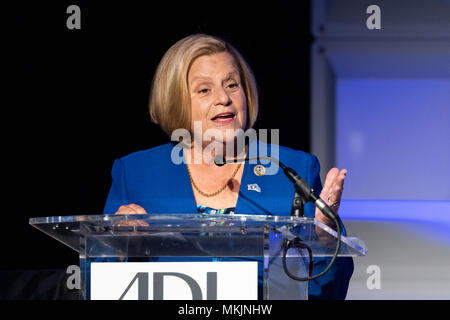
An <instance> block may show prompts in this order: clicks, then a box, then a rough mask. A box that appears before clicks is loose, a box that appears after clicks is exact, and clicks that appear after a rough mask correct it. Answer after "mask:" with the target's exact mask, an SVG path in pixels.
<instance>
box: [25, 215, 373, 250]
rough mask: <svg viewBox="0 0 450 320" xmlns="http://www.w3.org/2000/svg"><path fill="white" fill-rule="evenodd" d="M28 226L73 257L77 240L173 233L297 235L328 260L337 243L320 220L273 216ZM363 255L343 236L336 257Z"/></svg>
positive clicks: (82, 218) (76, 220)
mask: <svg viewBox="0 0 450 320" xmlns="http://www.w3.org/2000/svg"><path fill="white" fill-rule="evenodd" d="M29 223H30V225H32V226H34V227H36V228H37V229H39V230H41V231H42V232H44V233H46V234H48V235H49V236H51V237H53V238H55V239H56V240H58V241H60V242H62V243H64V244H66V245H67V246H69V247H71V248H72V249H73V250H75V251H77V252H80V239H81V238H83V239H85V238H86V237H95V238H96V239H101V241H103V242H108V245H109V246H111V243H112V240H114V243H120V242H119V241H118V239H122V240H123V239H124V238H127V241H128V243H129V241H130V240H132V241H139V243H142V241H149V240H148V239H150V238H151V239H155V235H162V236H161V237H164V240H166V239H167V238H168V236H169V238H170V237H173V235H174V234H176V235H177V236H178V237H179V236H182V237H183V238H184V239H186V238H189V241H193V240H192V239H193V238H192V235H197V236H196V238H195V241H206V240H203V238H205V236H204V235H205V233H207V234H208V235H215V234H216V235H220V239H219V240H220V241H226V240H224V237H223V235H224V234H226V235H227V237H228V238H231V237H234V238H236V237H240V238H242V237H245V236H246V237H250V236H251V235H253V236H254V237H257V236H258V234H262V233H263V232H264V231H263V230H266V232H267V231H271V232H274V233H275V234H277V235H280V236H281V237H284V238H287V239H288V240H290V239H289V238H290V237H294V233H296V232H297V234H298V235H300V237H301V239H302V240H303V241H305V242H306V243H308V244H309V245H310V246H311V248H312V249H313V251H315V253H316V254H319V255H323V256H329V255H331V254H332V252H333V248H335V246H336V240H337V233H336V231H334V230H333V229H331V228H330V227H328V226H326V225H325V224H323V223H321V222H320V221H318V220H315V219H312V218H305V217H291V216H273V215H272V216H271V215H204V214H136V215H76V216H53V217H38V218H31V219H30V220H29ZM293 232H294V233H293ZM202 237H203V238H202ZM161 239H162V238H161ZM249 239H250V238H249ZM122 242H123V241H122ZM128 250H129V249H128ZM80 253H81V252H80ZM366 254H367V248H366V245H365V244H364V242H363V241H362V240H361V239H359V238H356V237H344V236H341V250H340V255H345V256H365V255H366Z"/></svg>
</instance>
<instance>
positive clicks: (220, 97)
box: [214, 88, 231, 106]
mask: <svg viewBox="0 0 450 320" xmlns="http://www.w3.org/2000/svg"><path fill="white" fill-rule="evenodd" d="M230 103H231V98H230V96H229V94H228V92H227V91H226V90H225V89H224V88H219V89H218V90H216V97H215V102H214V105H215V106H216V105H224V106H228V105H229V104H230Z"/></svg>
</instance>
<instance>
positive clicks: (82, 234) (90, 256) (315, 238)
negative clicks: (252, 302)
mask: <svg viewBox="0 0 450 320" xmlns="http://www.w3.org/2000/svg"><path fill="white" fill-rule="evenodd" d="M30 224H31V225H32V226H34V227H36V228H37V229H39V230H41V231H42V232H44V233H46V234H48V235H49V236H51V237H53V238H55V239H56V240H58V241H60V242H62V243H64V244H65V245H67V246H69V247H70V248H72V249H73V250H75V251H77V252H78V253H79V255H80V271H81V290H80V299H90V297H91V296H90V284H91V279H90V274H91V272H90V268H91V266H92V264H93V263H94V262H95V263H102V262H111V261H113V262H115V263H120V264H121V266H127V265H126V264H127V263H130V262H133V261H140V262H143V261H144V262H145V261H146V262H148V263H158V262H159V261H181V262H182V261H192V260H193V261H212V262H220V261H255V262H256V263H257V265H258V279H256V278H255V280H254V281H257V282H258V295H257V299H265V300H266V299H272V300H277V299H289V300H293V299H307V298H308V282H305V281H296V280H293V279H291V278H290V277H288V276H287V274H286V272H285V270H284V267H286V268H288V270H289V271H290V272H291V274H295V275H296V276H299V277H304V276H307V275H308V264H309V259H310V257H309V254H308V251H307V250H306V249H304V250H294V249H289V250H286V252H284V248H285V245H286V241H288V240H293V239H294V238H296V237H298V238H300V239H301V240H302V241H303V243H304V244H306V245H307V246H308V247H309V248H310V249H311V252H312V255H313V258H316V257H331V256H333V254H334V252H335V249H336V245H337V233H336V232H335V231H334V230H332V229H331V228H329V227H328V226H326V225H324V224H322V223H320V222H319V221H317V220H314V219H311V218H303V217H301V218H300V217H290V216H263V215H201V214H146V215H84V216H60V217H45V218H32V219H30ZM50 250H51V249H50ZM283 253H285V255H284V256H285V258H284V259H285V260H284V261H283ZM366 254H367V249H366V246H365V244H364V242H363V241H362V240H360V239H358V238H355V237H344V236H341V247H340V250H339V256H347V257H356V256H365V255H366ZM168 259H169V260H168ZM283 263H284V266H283ZM129 266H131V264H130V265H129ZM111 281H114V279H111ZM219 286H220V285H219ZM127 290H128V289H127ZM139 290H140V289H139ZM236 290H237V291H236V292H238V290H239V288H236ZM144 297H147V295H144ZM215 298H217V299H221V298H220V296H217V297H215ZM117 299H119V297H118V296H117Z"/></svg>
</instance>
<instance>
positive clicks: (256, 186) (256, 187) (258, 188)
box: [247, 183, 261, 192]
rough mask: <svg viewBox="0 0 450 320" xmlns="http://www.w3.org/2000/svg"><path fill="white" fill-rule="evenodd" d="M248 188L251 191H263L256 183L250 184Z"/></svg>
mask: <svg viewBox="0 0 450 320" xmlns="http://www.w3.org/2000/svg"><path fill="white" fill-rule="evenodd" d="M247 189H248V190H249V191H256V192H261V188H260V187H259V186H258V185H257V184H256V183H252V184H248V185H247Z"/></svg>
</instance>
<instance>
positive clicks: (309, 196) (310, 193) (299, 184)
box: [214, 154, 337, 220]
mask: <svg viewBox="0 0 450 320" xmlns="http://www.w3.org/2000/svg"><path fill="white" fill-rule="evenodd" d="M261 159H263V160H270V161H273V162H275V163H276V164H278V166H279V167H280V168H281V169H283V172H284V174H285V175H286V176H287V177H288V179H289V180H291V181H292V182H293V183H294V187H295V190H296V191H297V192H298V193H300V194H302V195H303V196H304V198H305V199H306V202H308V201H311V202H313V203H314V205H315V206H316V207H317V208H319V210H320V211H321V212H322V213H323V214H324V215H325V216H327V217H328V218H329V219H331V220H334V219H336V218H337V217H336V215H335V213H334V211H333V210H332V209H331V208H330V207H329V206H328V205H327V204H326V203H325V201H323V200H322V199H321V198H320V197H319V196H318V195H317V194H316V193H315V192H314V190H313V189H312V188H311V187H310V186H309V184H308V183H307V182H306V181H305V179H303V178H302V177H300V176H299V175H298V174H297V172H295V171H294V170H293V169H291V168H289V167H286V166H285V165H284V164H283V163H281V161H279V160H278V159H275V158H272V157H268V156H264V157H255V158H248V159H244V158H241V159H232V160H226V159H225V156H224V155H222V154H219V155H217V156H215V157H214V164H215V165H216V166H218V167H222V166H224V165H225V164H227V163H239V162H248V161H252V160H261Z"/></svg>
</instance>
